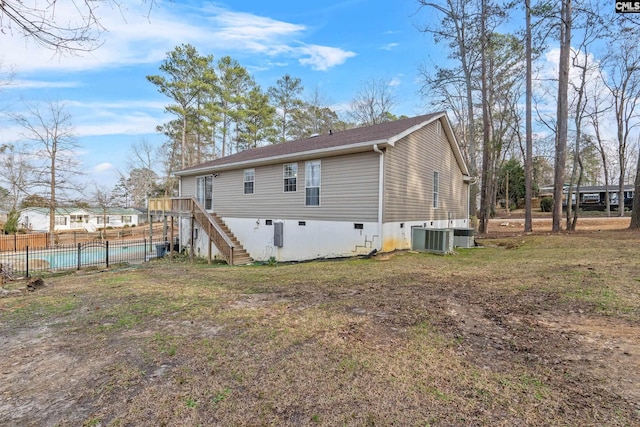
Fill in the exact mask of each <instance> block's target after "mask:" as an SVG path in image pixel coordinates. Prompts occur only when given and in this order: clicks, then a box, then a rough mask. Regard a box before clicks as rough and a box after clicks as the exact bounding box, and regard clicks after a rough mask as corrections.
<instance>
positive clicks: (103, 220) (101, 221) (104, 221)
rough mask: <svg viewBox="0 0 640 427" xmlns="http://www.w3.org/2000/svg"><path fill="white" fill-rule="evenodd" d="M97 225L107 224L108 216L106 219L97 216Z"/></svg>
mask: <svg viewBox="0 0 640 427" xmlns="http://www.w3.org/2000/svg"><path fill="white" fill-rule="evenodd" d="M98 224H109V215H107V216H106V217H104V216H99V217H98Z"/></svg>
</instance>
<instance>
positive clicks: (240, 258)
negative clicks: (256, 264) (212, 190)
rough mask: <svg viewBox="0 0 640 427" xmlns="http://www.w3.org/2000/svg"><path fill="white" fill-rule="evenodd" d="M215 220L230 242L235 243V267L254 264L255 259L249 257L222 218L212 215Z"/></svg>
mask: <svg viewBox="0 0 640 427" xmlns="http://www.w3.org/2000/svg"><path fill="white" fill-rule="evenodd" d="M210 215H211V217H212V218H213V220H214V221H215V222H216V223H217V224H218V226H219V227H220V229H221V230H222V231H224V234H226V235H227V237H228V238H229V240H231V242H232V243H233V246H234V249H233V265H242V264H251V263H252V262H253V258H251V256H250V255H249V252H247V251H246V249H245V248H244V247H242V244H241V243H240V241H239V240H238V238H237V237H236V236H235V235H234V234H233V233H232V232H231V230H230V229H229V227H228V226H227V224H225V222H224V221H223V220H222V218H220V217H219V216H218V215H217V214H215V213H211V214H210Z"/></svg>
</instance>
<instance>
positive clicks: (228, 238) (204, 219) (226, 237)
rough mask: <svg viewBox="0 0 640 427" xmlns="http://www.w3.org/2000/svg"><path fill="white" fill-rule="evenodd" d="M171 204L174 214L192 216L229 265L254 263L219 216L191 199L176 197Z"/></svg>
mask: <svg viewBox="0 0 640 427" xmlns="http://www.w3.org/2000/svg"><path fill="white" fill-rule="evenodd" d="M171 202H172V208H171V210H172V212H176V213H178V214H181V215H184V214H190V215H191V217H192V218H193V219H194V221H195V222H197V223H198V224H199V225H200V227H202V229H203V231H204V232H205V233H206V234H207V236H209V239H210V240H211V242H213V243H214V244H215V245H216V248H218V251H219V252H220V255H221V256H222V258H223V259H224V261H226V262H227V264H229V265H242V264H250V263H252V262H253V259H252V258H251V256H250V255H249V253H248V252H247V251H246V250H245V249H244V248H243V247H242V244H241V243H240V241H239V240H238V239H237V238H236V236H235V235H234V234H233V233H232V232H231V230H230V229H229V227H228V226H227V225H226V224H225V223H224V221H223V220H222V219H221V218H220V217H219V216H218V215H216V214H212V213H209V212H207V211H206V210H204V209H203V207H202V206H201V205H200V203H198V202H197V201H196V200H195V199H193V198H191V197H176V198H172V199H171Z"/></svg>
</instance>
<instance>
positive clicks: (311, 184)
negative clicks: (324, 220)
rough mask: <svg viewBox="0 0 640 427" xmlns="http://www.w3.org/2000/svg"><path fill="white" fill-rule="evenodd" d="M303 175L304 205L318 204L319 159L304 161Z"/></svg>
mask: <svg viewBox="0 0 640 427" xmlns="http://www.w3.org/2000/svg"><path fill="white" fill-rule="evenodd" d="M304 175H305V203H304V204H305V206H320V160H313V161H310V162H306V163H305V165H304Z"/></svg>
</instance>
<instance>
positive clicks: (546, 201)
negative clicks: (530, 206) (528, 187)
mask: <svg viewBox="0 0 640 427" xmlns="http://www.w3.org/2000/svg"><path fill="white" fill-rule="evenodd" d="M540 210H541V211H542V212H551V211H552V210H553V197H543V198H542V199H540Z"/></svg>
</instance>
